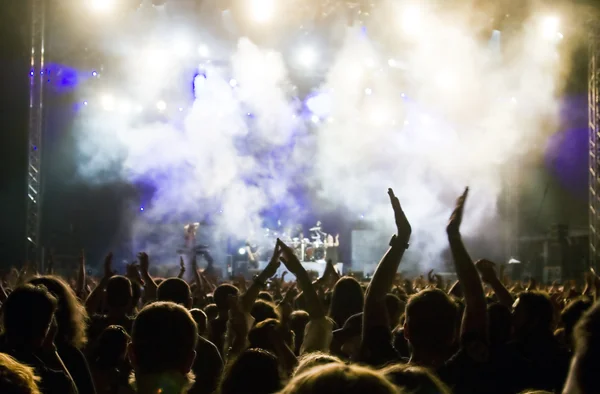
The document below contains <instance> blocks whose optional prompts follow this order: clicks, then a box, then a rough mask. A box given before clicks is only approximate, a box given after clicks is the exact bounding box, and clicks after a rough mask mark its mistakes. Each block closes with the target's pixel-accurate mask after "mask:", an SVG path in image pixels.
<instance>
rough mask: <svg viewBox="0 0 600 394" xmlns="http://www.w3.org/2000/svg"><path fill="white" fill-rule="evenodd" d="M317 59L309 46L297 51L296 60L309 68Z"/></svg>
mask: <svg viewBox="0 0 600 394" xmlns="http://www.w3.org/2000/svg"><path fill="white" fill-rule="evenodd" d="M316 61H317V53H316V52H315V50H314V49H313V48H311V47H304V48H302V49H301V50H300V52H298V62H299V63H300V64H301V65H302V66H304V67H306V68H310V67H312V66H314V65H315V63H316Z"/></svg>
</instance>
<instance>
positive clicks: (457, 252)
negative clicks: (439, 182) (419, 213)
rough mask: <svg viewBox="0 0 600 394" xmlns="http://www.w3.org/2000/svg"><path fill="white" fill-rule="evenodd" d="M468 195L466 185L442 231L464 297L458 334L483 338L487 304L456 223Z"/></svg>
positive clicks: (485, 336) (459, 219)
mask: <svg viewBox="0 0 600 394" xmlns="http://www.w3.org/2000/svg"><path fill="white" fill-rule="evenodd" d="M468 194H469V188H466V189H465V191H464V193H463V194H462V196H460V197H459V199H458V201H457V202H456V207H455V209H454V211H453V212H452V216H451V217H450V221H449V222H448V226H447V228H446V232H447V234H448V242H449V243H450V250H451V251H452V258H453V260H454V269H455V270H456V275H457V277H458V281H459V282H460V285H461V288H462V291H463V295H464V299H465V311H464V314H463V319H462V325H461V336H464V335H465V334H469V335H471V334H475V335H477V336H478V338H483V339H486V338H487V327H486V326H487V309H486V308H487V306H486V303H485V294H484V292H483V286H482V285H481V280H480V279H479V274H478V273H477V269H476V268H475V264H473V260H471V257H470V256H469V253H468V252H467V249H466V248H465V245H464V244H463V241H462V236H461V234H460V225H461V223H462V218H463V212H464V208H465V202H466V200H467V195H468Z"/></svg>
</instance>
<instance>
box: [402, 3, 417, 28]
mask: <svg viewBox="0 0 600 394" xmlns="http://www.w3.org/2000/svg"><path fill="white" fill-rule="evenodd" d="M421 19H422V18H421V9H420V8H419V7H417V6H415V5H412V6H407V7H406V8H404V9H403V10H402V15H401V17H400V25H401V27H402V30H403V31H404V32H405V33H407V34H410V35H413V34H416V33H417V32H418V30H419V26H420V25H421V22H422V21H421Z"/></svg>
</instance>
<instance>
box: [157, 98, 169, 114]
mask: <svg viewBox="0 0 600 394" xmlns="http://www.w3.org/2000/svg"><path fill="white" fill-rule="evenodd" d="M156 108H157V109H158V110H159V111H161V112H162V111H164V110H165V109H167V103H165V102H164V101H163V100H159V101H158V102H157V103H156Z"/></svg>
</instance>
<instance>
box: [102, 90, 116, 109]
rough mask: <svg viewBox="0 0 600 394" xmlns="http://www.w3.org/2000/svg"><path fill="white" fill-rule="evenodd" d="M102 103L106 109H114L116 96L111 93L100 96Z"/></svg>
mask: <svg viewBox="0 0 600 394" xmlns="http://www.w3.org/2000/svg"><path fill="white" fill-rule="evenodd" d="M100 105H101V106H102V109H104V110H105V111H113V110H114V109H115V98H114V97H113V96H111V95H110V94H105V95H103V96H102V97H100Z"/></svg>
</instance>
